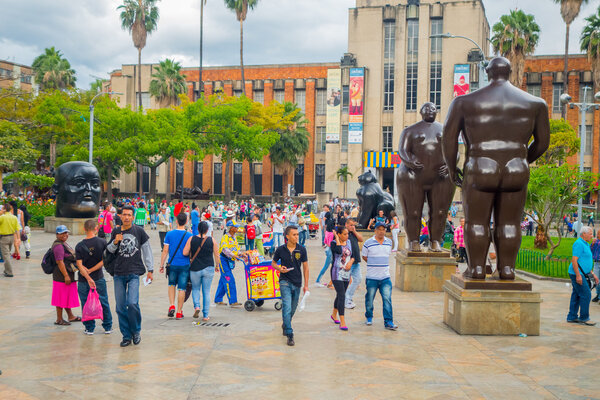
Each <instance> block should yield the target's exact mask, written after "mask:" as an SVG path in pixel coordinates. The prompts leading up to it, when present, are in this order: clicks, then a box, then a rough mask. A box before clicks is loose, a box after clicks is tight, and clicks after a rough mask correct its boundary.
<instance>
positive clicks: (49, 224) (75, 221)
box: [44, 217, 92, 235]
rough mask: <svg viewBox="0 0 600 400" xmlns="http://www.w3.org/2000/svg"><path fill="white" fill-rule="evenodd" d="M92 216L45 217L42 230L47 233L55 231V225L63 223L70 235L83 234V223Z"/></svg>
mask: <svg viewBox="0 0 600 400" xmlns="http://www.w3.org/2000/svg"><path fill="white" fill-rule="evenodd" d="M88 219H92V218H62V217H45V218H44V231H45V232H49V233H56V227H57V226H59V225H65V226H66V227H67V229H68V230H69V231H71V235H85V229H84V227H83V225H84V224H85V221H87V220H88Z"/></svg>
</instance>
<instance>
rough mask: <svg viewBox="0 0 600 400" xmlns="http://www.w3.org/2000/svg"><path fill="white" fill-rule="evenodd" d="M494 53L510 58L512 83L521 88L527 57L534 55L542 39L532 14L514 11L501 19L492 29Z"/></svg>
mask: <svg viewBox="0 0 600 400" xmlns="http://www.w3.org/2000/svg"><path fill="white" fill-rule="evenodd" d="M492 32H493V34H494V35H493V36H492V45H493V46H494V51H495V52H496V53H500V54H501V55H502V56H504V57H506V58H508V59H509V60H510V63H511V64H512V72H511V74H510V81H511V82H512V84H513V85H515V86H516V87H519V88H520V87H521V84H522V83H523V75H524V74H525V56H527V55H529V54H533V52H534V51H535V47H536V46H537V44H538V40H539V38H540V35H539V33H540V27H539V25H538V24H537V23H536V22H535V18H534V16H533V15H531V14H525V13H524V12H523V11H522V10H512V11H511V12H510V14H505V15H503V16H501V17H500V21H499V22H497V23H496V24H494V27H493V28H492Z"/></svg>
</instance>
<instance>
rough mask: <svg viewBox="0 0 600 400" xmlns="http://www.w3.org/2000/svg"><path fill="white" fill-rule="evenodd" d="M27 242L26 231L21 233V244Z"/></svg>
mask: <svg viewBox="0 0 600 400" xmlns="http://www.w3.org/2000/svg"><path fill="white" fill-rule="evenodd" d="M26 241H27V234H26V233H25V232H24V231H21V242H26Z"/></svg>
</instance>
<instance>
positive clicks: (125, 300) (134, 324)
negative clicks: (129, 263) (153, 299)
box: [114, 274, 142, 339]
mask: <svg viewBox="0 0 600 400" xmlns="http://www.w3.org/2000/svg"><path fill="white" fill-rule="evenodd" d="M114 284H115V302H116V306H115V308H116V310H117V316H118V317H119V330H120V331H121V335H123V339H132V338H133V335H134V334H136V333H139V332H140V331H141V330H142V313H141V311H140V305H139V300H140V277H139V276H138V275H136V274H129V275H115V276H114Z"/></svg>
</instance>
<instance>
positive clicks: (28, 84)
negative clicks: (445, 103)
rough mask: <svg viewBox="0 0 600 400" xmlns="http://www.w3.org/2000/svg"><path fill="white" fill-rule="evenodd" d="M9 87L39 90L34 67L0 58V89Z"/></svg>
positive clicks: (28, 90) (27, 90) (29, 90)
mask: <svg viewBox="0 0 600 400" xmlns="http://www.w3.org/2000/svg"><path fill="white" fill-rule="evenodd" d="M7 88H15V89H20V90H23V91H26V92H31V91H32V90H35V91H37V85H36V84H35V76H34V73H33V69H32V68H31V67H29V66H27V65H22V64H17V63H14V62H11V61H5V60H0V89H7Z"/></svg>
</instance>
